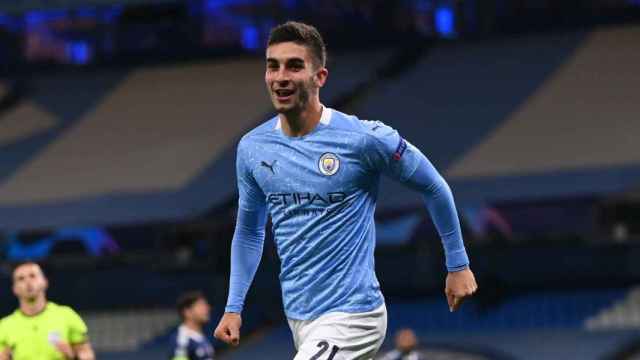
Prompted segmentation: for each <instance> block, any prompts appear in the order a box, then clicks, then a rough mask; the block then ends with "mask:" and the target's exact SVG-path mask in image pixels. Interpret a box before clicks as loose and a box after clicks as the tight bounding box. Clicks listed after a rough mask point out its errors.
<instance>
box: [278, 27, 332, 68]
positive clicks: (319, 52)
mask: <svg viewBox="0 0 640 360" xmlns="http://www.w3.org/2000/svg"><path fill="white" fill-rule="evenodd" d="M284 42H294V43H296V44H299V45H303V46H305V47H307V49H309V50H311V55H312V56H313V58H314V62H315V65H317V66H320V67H324V66H325V65H326V63H327V47H326V46H325V44H324V40H322V35H320V32H318V29H316V28H315V27H313V26H311V25H307V24H304V23H301V22H297V21H287V22H286V23H284V24H280V25H278V26H276V27H274V28H273V29H271V33H270V34H269V40H268V41H267V46H271V45H275V44H280V43H284Z"/></svg>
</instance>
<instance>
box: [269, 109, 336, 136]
mask: <svg viewBox="0 0 640 360" xmlns="http://www.w3.org/2000/svg"><path fill="white" fill-rule="evenodd" d="M332 112H333V111H332V109H331V108H328V107H326V106H324V105H322V115H320V123H321V124H324V125H329V123H330V122H331V113H332ZM281 121H282V120H280V117H279V116H278V121H276V127H275V129H276V130H280V129H281V128H282V124H281Z"/></svg>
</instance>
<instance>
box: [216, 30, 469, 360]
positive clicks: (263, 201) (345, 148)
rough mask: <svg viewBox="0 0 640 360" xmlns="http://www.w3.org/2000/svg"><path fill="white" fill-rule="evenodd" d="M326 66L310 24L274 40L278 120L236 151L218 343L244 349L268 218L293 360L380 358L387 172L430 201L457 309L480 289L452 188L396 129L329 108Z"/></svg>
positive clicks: (277, 33)
mask: <svg viewBox="0 0 640 360" xmlns="http://www.w3.org/2000/svg"><path fill="white" fill-rule="evenodd" d="M325 66H326V47H325V44H324V41H323V39H322V36H321V35H320V33H319V32H318V30H317V29H316V28H314V27H313V26H309V25H307V24H303V23H299V22H287V23H285V24H282V25H279V26H277V27H275V28H274V29H273V30H272V31H271V34H270V36H269V40H268V43H267V51H266V69H265V83H266V85H267V89H268V92H269V95H270V96H271V100H272V102H273V105H274V107H275V110H276V111H277V113H278V115H277V116H275V117H273V118H271V119H270V120H268V121H266V122H265V123H263V124H262V125H260V126H258V127H257V128H255V129H253V130H252V131H250V132H249V133H247V134H246V135H245V136H243V138H242V139H241V140H240V143H239V144H238V149H237V157H236V169H237V181H238V191H239V199H238V216H237V220H236V230H235V233H234V236H233V240H232V245H231V247H232V249H231V274H230V280H229V296H228V300H227V306H226V308H225V313H224V315H223V317H222V319H221V320H220V323H219V324H218V327H217V328H216V330H215V336H216V337H217V338H218V339H220V340H222V341H224V342H226V343H228V344H233V345H238V343H239V341H240V327H241V325H242V318H241V312H242V309H243V307H244V302H245V298H246V295H247V291H248V289H249V286H250V285H251V283H252V281H253V277H254V276H255V273H256V270H257V268H258V264H259V262H260V259H261V257H262V250H263V245H264V238H265V225H266V223H267V217H268V215H270V216H271V220H272V223H273V233H274V240H275V243H276V246H277V249H278V254H279V256H280V260H281V269H280V284H281V288H282V294H283V302H284V309H285V314H286V316H287V319H288V321H289V327H290V329H291V332H292V335H293V340H294V345H295V348H296V350H297V355H296V356H295V360H308V359H372V358H374V357H375V355H376V354H377V352H378V349H379V348H380V345H381V344H382V342H383V340H384V337H385V334H386V330H387V310H386V306H385V303H384V297H383V295H382V292H381V291H380V284H379V283H378V280H377V278H376V275H375V269H374V248H375V224H374V216H373V215H374V212H375V205H376V197H377V192H378V184H379V180H380V176H381V175H382V174H385V175H387V176H389V177H391V178H393V179H395V180H397V181H400V182H402V183H404V184H405V185H406V186H408V187H410V188H412V189H414V190H416V191H417V192H418V194H419V196H420V197H421V199H424V202H425V205H426V208H427V209H428V211H429V213H430V214H431V218H432V219H433V222H434V223H435V225H436V228H437V230H438V233H439V234H440V238H441V240H442V244H443V247H444V253H445V257H446V266H447V270H448V275H447V278H446V283H445V294H446V297H447V300H448V303H449V309H450V311H455V310H456V309H457V308H458V307H459V306H460V305H461V304H462V302H463V301H464V299H466V298H467V297H469V296H471V295H472V294H473V293H474V292H475V291H476V289H477V285H476V281H475V277H474V275H473V273H472V271H471V269H470V268H469V258H468V256H467V253H466V250H465V247H464V242H463V239H462V232H461V229H460V222H459V220H458V214H457V211H456V208H455V204H454V201H453V196H452V194H451V190H450V188H449V186H448V185H447V183H446V182H445V180H444V179H443V178H442V176H440V174H439V173H438V172H437V170H436V169H435V168H434V167H433V165H432V164H431V163H430V162H429V160H428V159H427V158H426V157H425V156H424V155H423V154H422V152H421V151H420V150H419V149H417V148H416V147H415V146H413V145H412V144H410V143H409V142H407V141H406V140H405V139H403V138H402V137H401V136H400V135H399V134H398V132H397V131H395V130H394V129H392V128H391V127H389V126H387V125H385V124H384V123H382V122H380V121H361V120H360V119H358V118H357V117H355V116H350V115H347V114H343V113H341V112H339V111H337V110H333V109H330V108H328V107H325V106H324V105H322V103H321V102H320V95H319V92H320V88H321V87H323V86H324V84H325V82H326V80H327V76H328V74H329V72H328V70H327V68H326V67H325Z"/></svg>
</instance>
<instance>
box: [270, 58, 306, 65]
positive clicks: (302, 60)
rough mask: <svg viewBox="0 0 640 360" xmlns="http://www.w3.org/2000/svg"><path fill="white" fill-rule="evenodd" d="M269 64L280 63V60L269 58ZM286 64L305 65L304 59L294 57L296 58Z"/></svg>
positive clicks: (288, 60)
mask: <svg viewBox="0 0 640 360" xmlns="http://www.w3.org/2000/svg"><path fill="white" fill-rule="evenodd" d="M267 62H268V63H279V61H278V59H276V58H267ZM286 63H288V64H290V63H294V64H298V63H300V64H304V59H302V58H299V57H294V58H290V59H287V60H286Z"/></svg>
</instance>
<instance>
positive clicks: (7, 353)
mask: <svg viewBox="0 0 640 360" xmlns="http://www.w3.org/2000/svg"><path fill="white" fill-rule="evenodd" d="M0 360H11V349H10V348H5V349H4V350H2V351H0Z"/></svg>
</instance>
